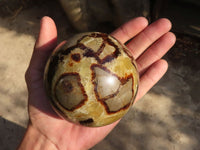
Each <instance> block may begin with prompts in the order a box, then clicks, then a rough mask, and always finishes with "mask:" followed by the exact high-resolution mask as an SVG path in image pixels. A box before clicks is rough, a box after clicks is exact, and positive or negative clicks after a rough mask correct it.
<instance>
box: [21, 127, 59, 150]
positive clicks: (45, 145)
mask: <svg viewBox="0 0 200 150" xmlns="http://www.w3.org/2000/svg"><path fill="white" fill-rule="evenodd" d="M29 149H31V150H58V149H57V147H56V145H55V144H53V143H52V142H51V141H50V140H49V139H47V138H46V137H45V136H44V135H43V134H41V133H40V132H39V131H38V130H37V129H36V128H34V127H33V126H32V125H31V124H29V126H28V128H27V131H26V133H25V135H24V138H23V140H22V142H21V144H20V146H19V148H18V150H29Z"/></svg>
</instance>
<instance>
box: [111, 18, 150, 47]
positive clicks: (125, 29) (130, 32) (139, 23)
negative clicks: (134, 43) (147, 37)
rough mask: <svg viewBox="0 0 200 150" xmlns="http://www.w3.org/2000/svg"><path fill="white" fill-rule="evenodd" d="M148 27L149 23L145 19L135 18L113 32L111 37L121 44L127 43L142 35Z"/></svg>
mask: <svg viewBox="0 0 200 150" xmlns="http://www.w3.org/2000/svg"><path fill="white" fill-rule="evenodd" d="M147 25H148V21H147V19H146V18H144V17H137V18H134V19H132V20H130V21H128V22H126V23H125V24H123V25H122V26H120V27H119V28H117V29H116V30H115V31H113V32H112V33H111V34H110V35H111V36H113V37H114V38H116V39H117V40H119V41H120V42H121V43H123V44H124V43H126V42H127V41H128V40H130V39H132V38H133V37H134V36H135V35H137V34H138V33H140V32H141V31H142V30H144V28H146V27H147Z"/></svg>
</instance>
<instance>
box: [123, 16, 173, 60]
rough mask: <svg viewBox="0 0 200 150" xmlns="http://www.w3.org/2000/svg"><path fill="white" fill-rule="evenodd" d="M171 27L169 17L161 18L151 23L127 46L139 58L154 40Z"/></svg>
mask: <svg viewBox="0 0 200 150" xmlns="http://www.w3.org/2000/svg"><path fill="white" fill-rule="evenodd" d="M170 29H171V22H170V21H169V20H168V19H164V18H162V19H159V20H157V21H156V22H154V23H152V24H151V25H149V26H148V27H147V28H146V29H145V30H144V31H142V32H141V33H140V34H138V35H137V36H136V37H135V38H134V39H132V40H131V41H130V42H129V43H128V44H127V47H128V49H129V50H130V51H131V53H132V54H133V57H134V58H135V59H137V58H138V57H139V56H140V55H141V54H142V53H143V52H144V51H145V50H146V49H147V48H148V47H149V46H150V45H151V44H152V43H153V42H155V41H156V40H157V39H158V38H160V37H161V36H162V35H164V34H165V33H167V32H168V31H169V30H170Z"/></svg>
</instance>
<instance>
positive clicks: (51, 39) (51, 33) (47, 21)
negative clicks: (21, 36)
mask: <svg viewBox="0 0 200 150" xmlns="http://www.w3.org/2000/svg"><path fill="white" fill-rule="evenodd" d="M56 45H57V29H56V25H55V23H54V21H53V20H52V19H51V18H50V17H46V16H45V17H43V18H42V19H41V22H40V32H39V36H38V38H37V40H36V43H35V48H34V51H33V55H32V58H31V62H30V68H32V69H35V70H38V71H42V70H43V69H44V66H45V64H46V61H47V59H48V57H49V55H50V53H51V52H52V50H53V49H54V48H55V47H56Z"/></svg>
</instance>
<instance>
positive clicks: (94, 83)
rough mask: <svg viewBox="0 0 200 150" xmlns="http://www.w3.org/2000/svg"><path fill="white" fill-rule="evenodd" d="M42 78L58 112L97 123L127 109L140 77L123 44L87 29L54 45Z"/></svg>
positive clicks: (78, 120)
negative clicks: (54, 47) (64, 42)
mask: <svg viewBox="0 0 200 150" xmlns="http://www.w3.org/2000/svg"><path fill="white" fill-rule="evenodd" d="M44 80H45V86H46V90H47V94H48V96H49V98H50V101H51V104H52V106H53V108H54V110H55V111H56V112H57V113H58V114H60V115H61V116H63V117H64V118H65V119H67V120H69V121H71V122H74V123H77V124H81V125H85V126H91V127H96V126H104V125H107V124H110V123H112V122H114V121H117V120H118V119H120V118H121V117H123V116H124V115H125V114H126V113H127V111H128V110H129V108H130V107H131V106H132V104H133V101H134V98H135V96H136V93H137V88H138V82H139V77H138V72H137V68H136V64H135V61H134V60H133V58H132V57H131V54H130V53H129V52H128V50H127V48H126V47H125V46H123V45H122V44H120V43H119V42H118V41H117V40H116V39H114V38H113V37H111V36H108V35H107V34H104V33H99V32H89V33H81V34H78V35H75V36H74V37H72V38H71V39H69V40H68V42H67V43H66V44H64V45H63V46H61V47H59V48H56V50H55V51H54V52H53V54H52V56H51V57H50V59H49V61H48V63H47V65H46V69H45V77H44Z"/></svg>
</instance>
